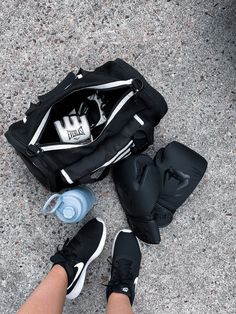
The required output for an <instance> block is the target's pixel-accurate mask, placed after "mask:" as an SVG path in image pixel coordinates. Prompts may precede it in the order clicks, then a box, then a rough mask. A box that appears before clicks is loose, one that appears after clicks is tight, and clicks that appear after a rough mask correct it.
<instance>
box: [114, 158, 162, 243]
mask: <svg viewBox="0 0 236 314" xmlns="http://www.w3.org/2000/svg"><path fill="white" fill-rule="evenodd" d="M113 179H114V182H115V186H116V190H117V193H118V196H119V200H120V203H121V205H122V207H123V209H124V211H125V213H126V217H127V220H128V223H129V225H130V227H131V229H132V230H133V232H134V234H135V235H136V236H137V237H138V238H140V239H141V240H143V241H145V242H148V243H159V242H160V232H159V229H158V227H157V224H156V213H154V212H153V209H154V208H155V205H156V203H157V200H158V198H159V193H160V188H161V175H160V173H159V169H158V168H157V167H156V166H155V165H154V162H153V160H152V159H151V158H150V157H149V156H146V155H132V156H131V157H128V158H126V159H124V160H122V161H120V162H119V163H117V164H115V165H114V167H113Z"/></svg>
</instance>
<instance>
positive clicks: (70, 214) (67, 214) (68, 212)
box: [62, 206, 76, 219]
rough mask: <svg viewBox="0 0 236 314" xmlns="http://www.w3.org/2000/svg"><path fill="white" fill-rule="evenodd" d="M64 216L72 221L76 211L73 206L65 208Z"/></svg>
mask: <svg viewBox="0 0 236 314" xmlns="http://www.w3.org/2000/svg"><path fill="white" fill-rule="evenodd" d="M62 211H63V216H64V217H65V218H66V219H72V218H73V217H74V216H75V214H76V213H75V209H74V208H73V207H71V206H66V207H64V208H63V210H62Z"/></svg>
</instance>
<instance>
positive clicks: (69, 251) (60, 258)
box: [53, 238, 80, 263]
mask: <svg viewBox="0 0 236 314" xmlns="http://www.w3.org/2000/svg"><path fill="white" fill-rule="evenodd" d="M75 240H76V243H75ZM79 243H80V239H79V238H78V239H75V238H74V239H73V241H72V242H70V239H69V238H67V239H66V241H65V243H64V245H63V247H62V249H59V245H58V247H57V252H56V254H55V255H54V257H53V260H54V261H55V262H57V263H64V262H67V261H68V259H67V257H70V260H71V261H74V262H76V261H77V260H76V257H77V254H76V251H75V247H78V245H79ZM68 244H70V247H69V248H68Z"/></svg>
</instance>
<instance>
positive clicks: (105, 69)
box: [6, 59, 167, 191]
mask: <svg viewBox="0 0 236 314" xmlns="http://www.w3.org/2000/svg"><path fill="white" fill-rule="evenodd" d="M166 112H167V104H166V102H165V100H164V98H163V97H162V96H161V95H160V94H159V93H158V92H157V91H156V90H155V89H154V88H153V87H151V86H150V85H149V84H148V83H147V81H146V80H145V79H144V77H143V76H142V75H141V74H140V73H139V72H138V71H137V70H135V69H134V68H133V67H131V66H130V65H128V64H127V63H126V62H124V61H123V60H121V59H117V60H115V61H110V62H107V63H105V64H104V65H102V66H101V67H98V68H97V69H95V71H93V72H88V71H84V70H83V69H80V70H79V73H78V74H77V75H75V74H74V73H69V74H68V75H67V77H66V78H65V79H64V80H63V81H62V82H61V83H60V84H59V85H57V86H56V87H55V88H54V89H53V90H52V91H50V92H49V93H47V94H45V95H43V96H39V102H38V103H37V104H31V105H30V108H29V109H28V110H27V112H26V115H25V117H24V119H23V120H21V121H19V122H16V123H14V124H12V125H11V126H10V127H9V130H8V131H7V132H6V137H7V139H8V141H9V142H10V143H11V144H12V146H13V147H14V148H15V149H16V151H17V153H18V154H19V155H20V157H21V158H22V159H23V161H24V162H25V164H26V165H27V167H28V168H29V170H30V171H31V172H32V173H33V174H34V175H35V176H36V178H37V179H38V180H39V181H40V182H41V183H42V184H43V185H44V186H45V187H46V188H47V189H49V190H51V191H59V190H61V189H62V188H66V187H70V186H74V185H77V184H84V183H90V182H94V181H96V180H100V179H102V178H103V177H104V176H105V175H106V174H107V173H108V171H109V166H110V165H112V164H114V163H116V162H117V161H118V160H121V159H124V158H126V157H127V156H129V155H130V154H132V153H137V152H141V151H143V150H145V149H146V148H147V147H148V145H150V144H152V143H153V133H154V127H155V126H156V125H157V124H158V123H159V121H160V119H161V118H162V117H163V116H164V115H165V114H166ZM82 116H83V117H84V120H85V122H86V127H87V131H86V132H87V133H89V138H87V139H86V140H84V141H80V139H81V138H86V136H87V133H86V132H85V130H84V129H83V126H84V125H83V124H82V122H81V121H82V119H80V117H82ZM75 120H76V122H77V124H73V123H74V122H75ZM56 126H58V128H56ZM73 126H74V129H73ZM67 136H68V138H67V140H65V137H67ZM77 140H78V141H79V142H76V141H77Z"/></svg>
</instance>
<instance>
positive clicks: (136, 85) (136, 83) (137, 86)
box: [132, 78, 144, 94]
mask: <svg viewBox="0 0 236 314" xmlns="http://www.w3.org/2000/svg"><path fill="white" fill-rule="evenodd" d="M143 87H144V86H143V81H141V80H140V79H138V78H134V79H133V82H132V88H133V91H134V93H135V94H137V93H138V92H140V91H141V90H142V89H143Z"/></svg>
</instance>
